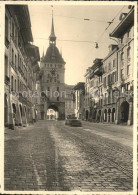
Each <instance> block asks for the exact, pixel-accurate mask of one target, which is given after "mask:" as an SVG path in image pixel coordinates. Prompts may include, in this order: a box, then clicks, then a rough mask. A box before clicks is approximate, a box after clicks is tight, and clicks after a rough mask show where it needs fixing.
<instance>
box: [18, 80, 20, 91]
mask: <svg viewBox="0 0 138 195" xmlns="http://www.w3.org/2000/svg"><path fill="white" fill-rule="evenodd" d="M18 91H20V81H19V79H18Z"/></svg>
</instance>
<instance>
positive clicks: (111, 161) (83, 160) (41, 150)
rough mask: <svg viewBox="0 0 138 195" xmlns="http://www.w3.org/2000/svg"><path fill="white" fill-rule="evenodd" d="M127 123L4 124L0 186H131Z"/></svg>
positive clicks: (64, 188)
mask: <svg viewBox="0 0 138 195" xmlns="http://www.w3.org/2000/svg"><path fill="white" fill-rule="evenodd" d="M132 131H133V129H132V126H131V127H128V126H116V125H111V124H96V123H90V122H85V121H84V122H83V125H82V127H69V126H65V124H64V121H39V122H37V123H36V124H35V125H34V126H28V127H26V128H23V127H20V128H17V129H16V130H13V131H12V130H8V129H6V130H5V190H25V191H29V190H31V191H32V190H39V191H44V190H46V191H71V190H80V191H105V192H107V191H131V190H132V188H133V172H132V165H133V161H132V159H133V154H132V138H133V136H132Z"/></svg>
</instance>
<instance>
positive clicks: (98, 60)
mask: <svg viewBox="0 0 138 195" xmlns="http://www.w3.org/2000/svg"><path fill="white" fill-rule="evenodd" d="M93 63H94V64H93V65H92V67H91V69H92V70H95V69H96V68H98V67H100V66H101V65H102V64H103V63H102V59H100V58H96V59H95V60H94V61H93Z"/></svg>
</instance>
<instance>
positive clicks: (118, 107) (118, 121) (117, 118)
mask: <svg viewBox="0 0 138 195" xmlns="http://www.w3.org/2000/svg"><path fill="white" fill-rule="evenodd" d="M119 123H120V104H119V102H117V103H116V118H115V124H119Z"/></svg>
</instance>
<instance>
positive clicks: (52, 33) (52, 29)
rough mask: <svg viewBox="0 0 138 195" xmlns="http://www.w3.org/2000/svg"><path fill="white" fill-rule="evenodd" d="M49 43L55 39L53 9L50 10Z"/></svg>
mask: <svg viewBox="0 0 138 195" xmlns="http://www.w3.org/2000/svg"><path fill="white" fill-rule="evenodd" d="M49 39H50V43H54V44H55V41H56V36H55V31H54V22H53V10H52V26H51V34H50V36H49Z"/></svg>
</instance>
